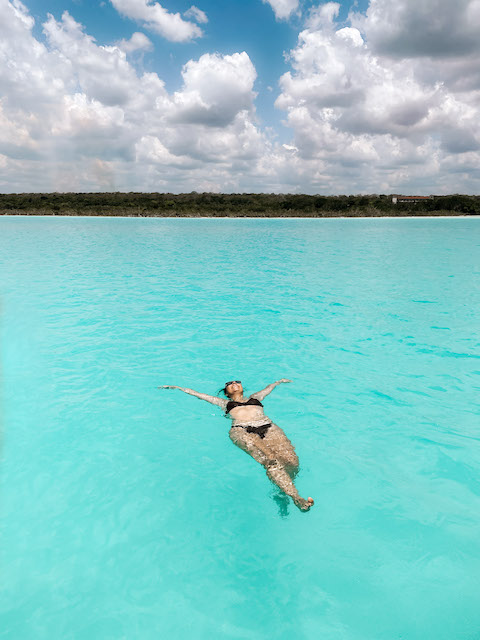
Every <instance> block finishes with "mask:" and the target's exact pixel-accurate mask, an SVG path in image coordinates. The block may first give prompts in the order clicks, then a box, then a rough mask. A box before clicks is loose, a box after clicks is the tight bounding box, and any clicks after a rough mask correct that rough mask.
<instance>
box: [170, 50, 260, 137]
mask: <svg viewBox="0 0 480 640" xmlns="http://www.w3.org/2000/svg"><path fill="white" fill-rule="evenodd" d="M256 75H257V74H256V71H255V68H254V66H253V64H252V63H251V61H250V58H249V57H248V55H247V54H246V53H245V51H244V52H243V53H234V54H233V55H231V56H228V55H227V56H220V55H219V54H208V53H207V54H204V55H203V56H201V58H200V59H199V60H198V61H194V60H190V61H189V62H187V64H186V65H185V66H184V68H183V71H182V77H183V81H184V86H183V89H182V90H181V91H179V92H177V93H175V94H174V96H173V100H174V111H173V114H172V120H173V121H175V122H184V123H191V124H194V123H196V124H204V125H209V126H225V125H227V124H230V123H232V122H233V120H234V119H235V117H236V116H237V114H238V113H240V112H241V111H245V110H246V111H252V110H253V99H254V95H255V94H254V93H253V83H254V82H255V78H256Z"/></svg>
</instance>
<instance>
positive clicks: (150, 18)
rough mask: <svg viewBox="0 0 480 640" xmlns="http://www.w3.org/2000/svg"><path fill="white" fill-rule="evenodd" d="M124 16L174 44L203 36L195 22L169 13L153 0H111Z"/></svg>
mask: <svg viewBox="0 0 480 640" xmlns="http://www.w3.org/2000/svg"><path fill="white" fill-rule="evenodd" d="M111 3H112V4H113V6H114V7H115V9H116V10H117V11H118V12H119V13H121V14H122V15H124V16H126V17H127V18H130V19H131V20H135V21H137V22H140V23H141V24H143V25H144V27H145V28H146V29H150V30H151V31H155V32H156V33H159V34H160V35H161V36H163V37H164V38H166V39H167V40H171V41H172V42H188V41H189V40H193V39H194V38H199V37H200V36H201V35H203V32H202V30H201V29H200V27H198V26H197V25H196V24H194V23H193V22H188V21H186V20H183V18H182V17H181V15H180V14H179V13H169V12H168V11H167V10H166V9H165V8H164V7H162V5H161V4H159V3H158V2H152V1H151V0H111Z"/></svg>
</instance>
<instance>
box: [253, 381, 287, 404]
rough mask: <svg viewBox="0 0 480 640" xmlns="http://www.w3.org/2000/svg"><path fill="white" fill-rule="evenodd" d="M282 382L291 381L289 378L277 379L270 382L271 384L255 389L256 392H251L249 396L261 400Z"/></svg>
mask: <svg viewBox="0 0 480 640" xmlns="http://www.w3.org/2000/svg"><path fill="white" fill-rule="evenodd" d="M283 382H291V380H287V379H286V378H282V379H281V380H277V382H272V384H269V385H267V386H266V387H265V389H262V390H261V391H257V392H256V393H252V394H251V395H250V397H251V398H256V399H257V400H263V399H264V398H265V396H268V394H269V393H271V392H272V391H273V390H274V389H275V387H278V385H279V384H282V383H283Z"/></svg>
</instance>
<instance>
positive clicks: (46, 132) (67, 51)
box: [0, 0, 268, 191]
mask: <svg viewBox="0 0 480 640" xmlns="http://www.w3.org/2000/svg"><path fill="white" fill-rule="evenodd" d="M0 2H2V3H3V4H5V8H6V11H5V12H3V13H4V15H5V17H6V19H5V20H4V21H3V22H2V26H1V27H0V28H1V29H2V40H1V43H0V90H1V95H3V96H4V98H3V99H2V100H1V101H0V154H1V158H2V178H1V179H0V189H1V190H3V191H6V190H7V191H12V190H13V191H22V190H25V191H31V190H47V191H49V190H57V189H69V190H71V189H73V190H76V189H81V190H85V189H87V190H88V189H93V190H94V189H102V188H107V186H109V185H110V186H111V185H112V184H114V185H115V186H116V188H120V189H124V190H131V189H140V190H142V189H143V190H153V189H159V188H162V185H164V188H165V189H168V190H174V191H175V190H176V191H182V190H186V191H192V190H196V189H197V187H198V184H207V182H208V183H212V184H216V185H221V186H222V185H223V186H222V188H225V189H228V188H230V189H232V190H241V188H242V187H241V184H242V180H244V184H245V187H244V188H246V187H247V184H248V182H249V179H248V177H247V176H249V175H252V174H253V175H255V172H256V166H257V162H258V160H259V158H260V157H261V155H262V153H263V152H264V150H265V148H266V146H267V147H268V143H267V141H266V139H265V136H264V135H263V134H262V133H261V132H260V131H259V130H258V128H257V126H256V124H255V112H254V107H253V102H254V98H255V93H254V91H253V84H254V82H255V78H256V71H255V68H254V66H253V64H252V62H251V61H250V58H249V57H248V55H247V54H246V53H245V52H243V53H235V54H232V55H227V56H221V55H219V54H205V55H203V56H201V57H200V58H199V59H198V60H196V61H195V60H190V61H189V62H188V63H187V64H186V65H185V66H184V69H183V72H182V78H183V86H182V87H181V89H180V90H178V91H177V92H175V93H174V94H169V93H168V92H167V91H166V90H165V86H164V83H163V82H162V80H161V79H160V78H159V77H158V75H157V74H155V73H143V74H139V73H137V71H136V70H135V69H134V67H133V66H132V65H131V64H130V63H129V62H128V60H127V56H126V51H131V50H136V49H138V48H139V47H145V46H148V42H147V39H146V37H145V36H143V35H142V34H134V35H133V36H132V37H131V38H130V39H129V40H126V41H124V42H122V43H119V44H118V45H117V46H102V45H99V44H97V43H96V42H95V40H94V39H93V38H92V37H91V36H90V35H88V34H87V33H85V31H84V29H83V27H82V25H80V24H79V23H78V22H76V21H75V20H74V19H73V18H72V17H71V16H70V15H69V14H68V13H67V12H65V13H64V14H63V16H62V18H61V20H56V19H55V18H54V17H53V16H49V17H48V19H47V21H46V22H45V24H44V25H43V30H44V33H45V36H46V44H42V43H40V42H39V41H38V40H37V39H36V38H35V37H34V35H33V33H32V28H33V24H34V23H33V20H32V19H31V18H30V16H29V15H28V12H27V11H26V9H24V8H23V7H22V6H21V5H19V4H17V5H16V6H15V7H14V6H13V5H11V4H9V3H6V2H5V0H0Z"/></svg>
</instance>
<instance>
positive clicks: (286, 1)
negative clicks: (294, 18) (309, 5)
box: [262, 0, 299, 20]
mask: <svg viewBox="0 0 480 640" xmlns="http://www.w3.org/2000/svg"><path fill="white" fill-rule="evenodd" d="M262 2H264V3H265V4H269V5H270V6H271V7H272V9H273V11H274V13H275V17H276V18H277V20H286V19H287V18H289V17H290V16H291V15H292V13H293V12H294V11H296V10H297V9H298V4H299V0H262Z"/></svg>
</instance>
